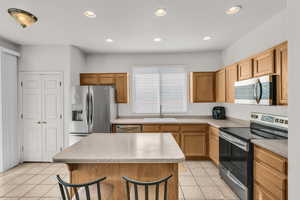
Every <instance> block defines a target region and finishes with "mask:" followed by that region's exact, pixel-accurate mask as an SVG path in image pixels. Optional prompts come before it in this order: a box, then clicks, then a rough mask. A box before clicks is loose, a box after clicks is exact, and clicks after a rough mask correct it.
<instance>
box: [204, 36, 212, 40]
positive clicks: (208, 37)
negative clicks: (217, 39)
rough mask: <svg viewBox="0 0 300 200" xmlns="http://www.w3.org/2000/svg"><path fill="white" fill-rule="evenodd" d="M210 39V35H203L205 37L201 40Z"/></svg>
mask: <svg viewBox="0 0 300 200" xmlns="http://www.w3.org/2000/svg"><path fill="white" fill-rule="evenodd" d="M210 39H211V37H210V36H205V37H204V38H203V40H205V41H207V40H210Z"/></svg>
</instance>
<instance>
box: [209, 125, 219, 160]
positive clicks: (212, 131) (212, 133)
mask: <svg viewBox="0 0 300 200" xmlns="http://www.w3.org/2000/svg"><path fill="white" fill-rule="evenodd" d="M209 157H210V159H211V160H212V161H213V162H214V163H215V164H216V165H219V129H217V128H215V127H210V128H209Z"/></svg>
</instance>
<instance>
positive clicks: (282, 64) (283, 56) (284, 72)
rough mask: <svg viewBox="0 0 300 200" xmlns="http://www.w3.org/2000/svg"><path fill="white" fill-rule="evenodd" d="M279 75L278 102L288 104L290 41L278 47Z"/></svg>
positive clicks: (277, 65) (277, 64)
mask: <svg viewBox="0 0 300 200" xmlns="http://www.w3.org/2000/svg"><path fill="white" fill-rule="evenodd" d="M276 68H277V71H278V73H279V76H277V104H281V105H286V104H288V43H287V42H285V43H283V44H281V45H279V46H278V47H277V48H276Z"/></svg>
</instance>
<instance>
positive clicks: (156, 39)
mask: <svg viewBox="0 0 300 200" xmlns="http://www.w3.org/2000/svg"><path fill="white" fill-rule="evenodd" d="M153 41H154V42H161V41H162V39H161V38H154V39H153Z"/></svg>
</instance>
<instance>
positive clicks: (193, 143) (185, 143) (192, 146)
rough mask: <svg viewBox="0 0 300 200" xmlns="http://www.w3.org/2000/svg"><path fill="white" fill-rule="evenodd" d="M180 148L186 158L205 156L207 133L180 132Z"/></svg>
mask: <svg viewBox="0 0 300 200" xmlns="http://www.w3.org/2000/svg"><path fill="white" fill-rule="evenodd" d="M181 149H182V151H183V153H184V155H185V156H186V158H187V159H201V158H204V157H207V133H181Z"/></svg>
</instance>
